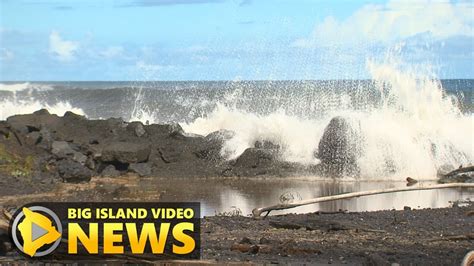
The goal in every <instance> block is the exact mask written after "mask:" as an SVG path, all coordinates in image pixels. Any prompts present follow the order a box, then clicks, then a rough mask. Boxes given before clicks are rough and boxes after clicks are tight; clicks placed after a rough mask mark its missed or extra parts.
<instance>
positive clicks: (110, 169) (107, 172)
mask: <svg viewBox="0 0 474 266" xmlns="http://www.w3.org/2000/svg"><path fill="white" fill-rule="evenodd" d="M100 175H101V176H109V177H117V176H119V175H120V171H118V170H117V169H115V166H113V165H111V164H110V165H107V166H106V167H105V168H104V170H102V172H101V173H100Z"/></svg>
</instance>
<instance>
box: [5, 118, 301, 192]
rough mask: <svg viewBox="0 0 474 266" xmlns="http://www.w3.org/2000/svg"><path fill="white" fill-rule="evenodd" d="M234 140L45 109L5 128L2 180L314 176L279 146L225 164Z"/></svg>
mask: <svg viewBox="0 0 474 266" xmlns="http://www.w3.org/2000/svg"><path fill="white" fill-rule="evenodd" d="M232 134H233V132H230V131H225V130H224V131H217V132H213V133H211V134H209V135H207V136H198V135H193V134H188V133H186V132H184V131H183V129H182V128H181V127H180V126H179V125H178V124H163V125H160V124H152V125H143V124H142V123H140V122H131V123H127V122H124V121H123V120H122V119H118V118H110V119H107V120H88V119H86V118H85V117H83V116H80V115H76V114H74V113H71V112H67V113H65V114H64V116H62V117H60V116H57V115H52V114H50V113H49V112H48V111H47V110H39V111H37V112H34V113H33V114H27V115H15V116H12V117H9V118H8V119H7V120H6V121H0V175H1V176H2V177H5V178H8V177H11V178H17V179H18V180H20V179H21V178H25V177H33V178H36V179H41V180H43V181H44V180H50V181H51V182H54V181H64V182H70V183H79V182H88V181H89V180H90V179H91V177H92V176H107V177H116V176H120V175H124V174H127V173H134V174H137V175H139V176H142V177H143V176H154V177H184V178H187V177H189V178H192V177H219V176H224V177H225V176H246V177H252V176H257V175H272V176H288V175H291V173H301V172H305V171H310V169H308V167H305V166H302V165H298V164H294V163H286V162H283V161H280V160H278V146H275V145H272V144H271V143H266V142H262V143H260V142H258V143H256V145H255V146H256V147H254V148H249V149H247V150H246V151H245V152H244V153H243V154H242V155H241V156H240V157H239V158H237V159H236V160H225V159H224V158H223V157H222V156H221V154H220V151H221V148H222V144H223V142H224V141H225V140H226V139H228V138H230V137H232ZM51 179H52V180H51ZM0 194H1V191H0Z"/></svg>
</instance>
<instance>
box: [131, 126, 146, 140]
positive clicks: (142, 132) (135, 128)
mask: <svg viewBox="0 0 474 266" xmlns="http://www.w3.org/2000/svg"><path fill="white" fill-rule="evenodd" d="M127 130H129V131H131V132H133V133H134V134H135V135H136V136H137V137H139V138H140V137H143V136H145V135H146V131H145V128H144V127H143V124H142V123H141V122H131V123H129V124H128V125H127Z"/></svg>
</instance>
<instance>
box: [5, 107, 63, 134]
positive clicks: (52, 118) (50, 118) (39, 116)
mask: <svg viewBox="0 0 474 266" xmlns="http://www.w3.org/2000/svg"><path fill="white" fill-rule="evenodd" d="M59 119H60V118H59V117H58V116H57V115H51V114H49V112H48V111H46V110H40V111H37V112H35V113H33V114H26V115H14V116H10V117H9V118H7V123H8V124H9V125H10V127H11V128H12V129H13V130H15V131H16V132H18V133H21V134H27V133H29V132H33V131H40V130H41V128H44V127H49V126H51V125H54V124H55V123H57V122H58V120H59Z"/></svg>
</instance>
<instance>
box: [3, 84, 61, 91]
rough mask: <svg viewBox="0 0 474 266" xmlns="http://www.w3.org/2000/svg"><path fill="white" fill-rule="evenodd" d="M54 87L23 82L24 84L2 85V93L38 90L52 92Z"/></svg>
mask: <svg viewBox="0 0 474 266" xmlns="http://www.w3.org/2000/svg"><path fill="white" fill-rule="evenodd" d="M51 89H52V87H51V86H50V85H47V84H38V83H30V82H23V83H8V84H7V83H0V91H9V92H13V93H15V92H19V91H25V90H30V91H31V90H38V91H45V90H51Z"/></svg>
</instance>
